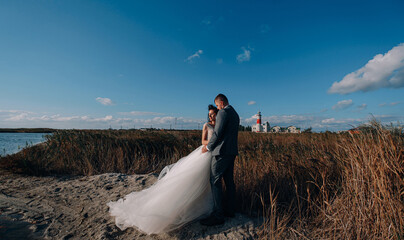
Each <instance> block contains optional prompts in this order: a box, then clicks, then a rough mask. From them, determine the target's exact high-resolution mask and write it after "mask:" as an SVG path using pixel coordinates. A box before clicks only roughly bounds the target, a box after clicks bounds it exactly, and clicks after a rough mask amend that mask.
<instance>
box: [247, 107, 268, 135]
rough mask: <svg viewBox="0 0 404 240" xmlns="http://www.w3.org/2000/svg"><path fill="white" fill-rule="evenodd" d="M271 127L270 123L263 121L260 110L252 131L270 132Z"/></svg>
mask: <svg viewBox="0 0 404 240" xmlns="http://www.w3.org/2000/svg"><path fill="white" fill-rule="evenodd" d="M270 129H271V127H270V126H269V123H268V122H266V123H264V124H262V123H261V112H258V114H257V124H255V125H252V127H251V131H252V132H266V133H267V132H269V131H270Z"/></svg>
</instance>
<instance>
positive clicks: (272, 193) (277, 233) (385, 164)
mask: <svg viewBox="0 0 404 240" xmlns="http://www.w3.org/2000/svg"><path fill="white" fill-rule="evenodd" d="M200 138H201V132H200V131H140V130H60V131H56V132H55V133H54V134H53V135H50V136H48V139H47V141H46V142H45V143H43V144H39V145H36V146H32V147H29V148H26V149H24V150H23V151H21V152H19V153H17V154H14V155H9V156H6V157H3V158H1V159H0V167H1V168H2V169H7V170H9V171H12V172H15V173H22V174H29V175H39V176H42V175H53V174H73V175H95V174H100V173H106V172H120V173H127V174H134V173H138V174H140V173H150V172H159V171H160V170H161V169H162V168H163V167H164V166H165V165H168V164H171V163H174V162H176V161H177V160H178V159H180V158H181V157H183V156H186V155H187V154H188V153H190V152H191V151H192V150H193V149H195V148H196V147H198V146H199V145H200V142H201V139H200ZM403 146H404V136H403V134H402V132H401V129H400V130H399V131H397V130H396V131H392V130H390V131H388V130H385V129H384V128H383V127H382V126H381V125H380V124H378V123H373V127H372V128H369V129H368V130H367V131H363V132H360V133H355V134H349V133H344V134H336V133H330V132H327V133H302V134H257V133H251V132H240V133H239V156H238V157H237V159H236V163H235V170H234V175H235V182H236V186H237V202H238V209H239V211H241V212H243V213H246V214H249V215H252V216H260V217H264V219H265V221H264V224H263V225H262V226H261V235H260V236H261V237H262V238H268V239H282V238H287V236H289V235H291V234H292V233H293V235H294V236H296V235H297V236H299V237H301V238H302V239H403V236H404V148H403Z"/></svg>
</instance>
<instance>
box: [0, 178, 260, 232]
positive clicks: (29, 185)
mask: <svg viewBox="0 0 404 240" xmlns="http://www.w3.org/2000/svg"><path fill="white" fill-rule="evenodd" d="M156 179H157V177H156V175H154V174H148V175H125V174H117V173H106V174H101V175H96V176H90V177H69V176H66V177H31V176H22V175H16V174H10V173H5V172H0V238H1V239H253V238H254V237H257V234H256V232H257V226H258V225H259V221H258V219H251V218H248V217H246V216H244V215H242V214H237V215H236V217H235V218H232V219H227V221H226V223H225V224H224V225H221V226H215V227H205V226H201V225H200V224H199V222H194V223H190V224H188V225H186V226H184V227H183V228H181V229H178V230H176V231H173V232H170V233H165V234H159V235H146V234H144V233H142V232H140V231H138V230H136V229H133V228H129V229H126V230H125V231H121V230H120V229H118V228H117V227H116V226H115V224H114V219H113V218H112V217H110V216H109V214H108V207H107V205H106V203H107V202H109V201H116V200H117V199H119V198H121V197H123V196H125V195H126V194H128V193H130V192H132V191H138V190H141V189H143V188H146V187H147V186H150V185H151V184H153V183H154V182H155V181H156Z"/></svg>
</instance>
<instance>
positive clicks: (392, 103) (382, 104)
mask: <svg viewBox="0 0 404 240" xmlns="http://www.w3.org/2000/svg"><path fill="white" fill-rule="evenodd" d="M400 103H401V102H391V103H381V104H379V107H386V106H396V105H398V104H400Z"/></svg>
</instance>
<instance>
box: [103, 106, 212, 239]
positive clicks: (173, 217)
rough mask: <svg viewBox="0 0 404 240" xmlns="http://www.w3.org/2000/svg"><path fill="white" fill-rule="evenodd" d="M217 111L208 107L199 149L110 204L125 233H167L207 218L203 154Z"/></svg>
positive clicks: (206, 170) (206, 173)
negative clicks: (130, 230) (146, 185)
mask: <svg viewBox="0 0 404 240" xmlns="http://www.w3.org/2000/svg"><path fill="white" fill-rule="evenodd" d="M217 112H218V109H217V108H216V107H214V106H213V105H209V122H207V123H205V125H204V126H203V130H202V146H200V147H198V148H197V149H195V150H194V151H193V152H192V153H190V154H189V155H188V156H186V157H183V158H181V159H180V160H178V162H176V163H175V164H172V165H169V166H166V167H165V168H164V169H163V171H161V173H160V175H159V178H158V180H157V182H156V183H154V184H153V185H152V186H150V187H149V188H147V189H144V190H142V191H140V192H132V193H130V194H128V195H126V196H125V198H123V199H119V200H118V201H116V202H109V203H108V204H107V205H108V206H109V212H110V214H111V215H112V216H114V217H115V223H116V225H117V226H118V227H119V228H120V229H121V230H124V229H126V228H128V227H137V228H138V229H140V230H141V231H143V232H145V233H147V234H152V233H161V232H169V231H171V230H174V229H177V228H179V227H181V226H182V225H184V224H186V223H188V222H191V221H194V220H196V219H200V218H202V217H206V216H209V214H210V213H211V212H212V208H213V199H212V192H211V188H210V182H209V177H210V164H211V153H210V152H206V153H202V147H203V145H206V144H208V142H209V140H210V137H211V136H212V133H213V129H214V126H215V121H216V114H217Z"/></svg>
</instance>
